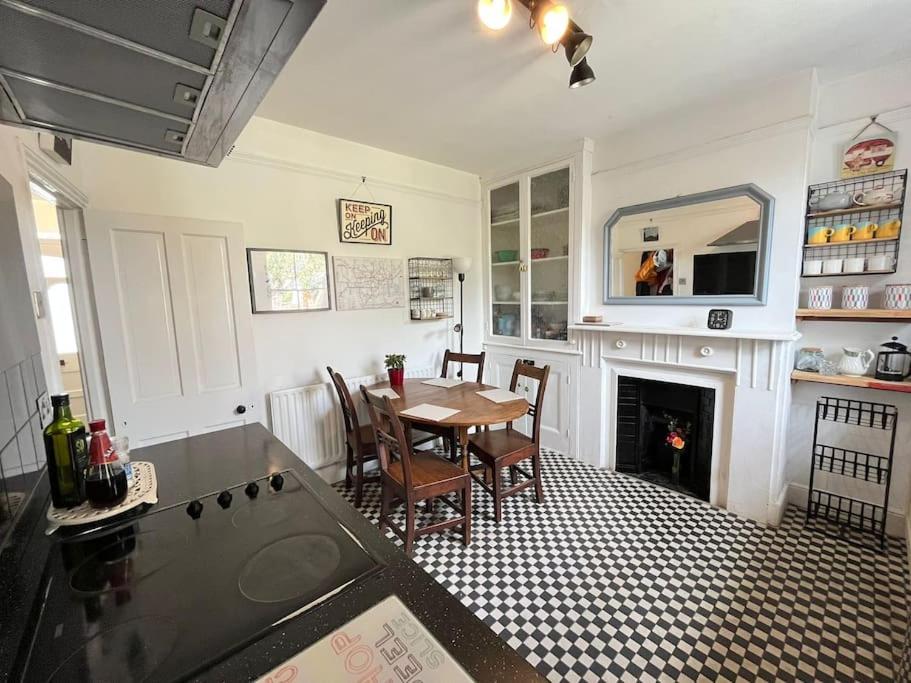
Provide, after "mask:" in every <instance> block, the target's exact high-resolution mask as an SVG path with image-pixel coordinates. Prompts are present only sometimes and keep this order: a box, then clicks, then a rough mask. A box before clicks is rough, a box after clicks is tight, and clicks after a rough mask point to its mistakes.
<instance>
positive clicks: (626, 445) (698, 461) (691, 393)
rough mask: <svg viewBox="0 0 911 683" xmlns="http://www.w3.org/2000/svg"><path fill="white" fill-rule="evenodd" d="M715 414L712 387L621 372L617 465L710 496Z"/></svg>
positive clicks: (690, 492)
mask: <svg viewBox="0 0 911 683" xmlns="http://www.w3.org/2000/svg"><path fill="white" fill-rule="evenodd" d="M714 415H715V390H714V389H708V388H705V387H696V386H690V385H686V384H675V383H672V382H659V381H656V380H650V379H641V378H638V377H620V378H619V384H618V387H617V462H616V467H617V470H618V471H619V472H626V473H627V474H632V475H635V476H637V477H640V478H642V479H645V480H647V481H651V482H653V483H656V484H659V485H661V486H665V487H667V488H670V489H673V490H675V491H679V492H681V493H686V494H688V495H691V496H694V497H696V498H699V499H701V500H705V501H708V499H709V487H710V484H711V473H712V423H713V420H714Z"/></svg>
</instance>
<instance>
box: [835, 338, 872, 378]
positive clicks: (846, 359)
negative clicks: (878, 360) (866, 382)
mask: <svg viewBox="0 0 911 683" xmlns="http://www.w3.org/2000/svg"><path fill="white" fill-rule="evenodd" d="M842 351H843V352H844V355H843V356H842V357H841V360H840V361H839V362H838V372H839V374H841V375H847V376H848V377H862V376H863V375H864V374H866V372H867V368H869V367H870V363H872V362H873V358H874V354H873V352H872V351H871V350H870V349H867V350H866V351H861V350H860V349H856V348H854V347H851V346H846V347H844V348H843V349H842Z"/></svg>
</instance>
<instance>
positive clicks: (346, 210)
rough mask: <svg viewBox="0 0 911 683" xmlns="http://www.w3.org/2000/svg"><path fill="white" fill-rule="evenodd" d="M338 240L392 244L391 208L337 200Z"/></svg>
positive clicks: (349, 200)
mask: <svg viewBox="0 0 911 683" xmlns="http://www.w3.org/2000/svg"><path fill="white" fill-rule="evenodd" d="M338 238H339V241H341V242H352V243H354V244H384V245H390V244H392V206H390V205H389V204H376V203H374V202H364V201H360V200H357V199H339V200H338Z"/></svg>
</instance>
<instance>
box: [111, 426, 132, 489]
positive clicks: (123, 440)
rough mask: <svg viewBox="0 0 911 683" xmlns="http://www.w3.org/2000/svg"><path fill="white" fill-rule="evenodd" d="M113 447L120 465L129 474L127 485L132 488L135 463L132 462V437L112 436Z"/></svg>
mask: <svg viewBox="0 0 911 683" xmlns="http://www.w3.org/2000/svg"><path fill="white" fill-rule="evenodd" d="M111 445H112V446H114V452H115V453H116V454H117V459H118V460H120V464H121V465H123V469H124V471H125V472H126V473H127V483H128V484H129V485H130V486H132V485H133V463H131V462H130V437H128V436H112V437H111Z"/></svg>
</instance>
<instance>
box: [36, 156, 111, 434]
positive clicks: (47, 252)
mask: <svg viewBox="0 0 911 683" xmlns="http://www.w3.org/2000/svg"><path fill="white" fill-rule="evenodd" d="M29 180H30V182H29V189H30V191H31V198H32V213H33V215H34V218H35V224H34V225H35V244H36V245H37V252H38V254H37V256H38V257H40V258H39V259H36V260H34V261H31V263H27V267H29V268H32V269H33V270H32V272H33V274H34V276H35V280H38V281H42V280H43V284H44V287H43V291H38V292H36V293H35V305H36V306H35V307H36V311H35V313H36V316H37V323H38V332H39V335H38V336H39V338H40V341H41V347H42V356H43V358H44V364H45V374H46V375H47V382H48V388H49V391H50V393H67V394H69V395H70V405H71V406H72V410H73V416H74V417H76V418H77V419H79V420H82V421H83V422H88V420H91V419H96V418H103V419H108V417H109V411H108V406H109V404H110V402H109V399H108V391H107V382H106V378H105V374H104V364H103V362H102V360H101V347H100V341H99V340H100V334H99V332H98V323H97V315H96V311H95V298H94V293H93V290H92V284H91V272H90V269H89V261H88V249H87V245H86V241H85V229H84V226H83V220H82V219H83V216H82V208H81V205H80V204H78V203H77V202H76V201H74V200H73V199H71V198H70V197H69V195H68V194H67V193H65V192H64V191H61V190H59V189H57V187H56V186H55V184H54V183H53V182H52V181H47V180H45V179H44V174H38V173H37V172H33V173H31V174H30V178H29ZM27 261H29V259H27ZM38 268H40V271H39V270H38Z"/></svg>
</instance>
